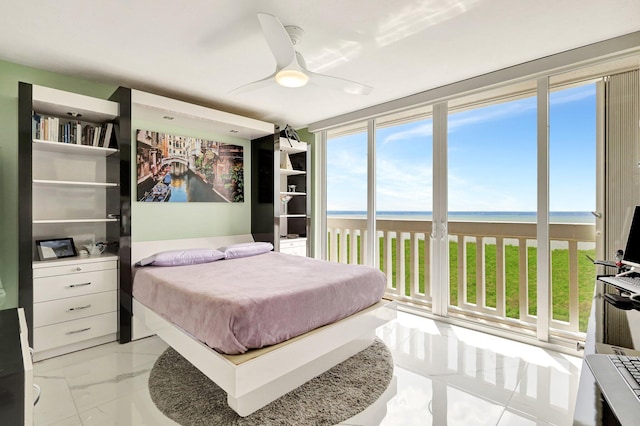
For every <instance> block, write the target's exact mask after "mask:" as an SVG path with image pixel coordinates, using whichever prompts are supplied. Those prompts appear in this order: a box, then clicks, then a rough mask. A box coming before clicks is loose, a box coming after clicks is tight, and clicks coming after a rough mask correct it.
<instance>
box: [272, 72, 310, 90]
mask: <svg viewBox="0 0 640 426" xmlns="http://www.w3.org/2000/svg"><path fill="white" fill-rule="evenodd" d="M276 81H277V82H278V84H279V85H281V86H284V87H302V86H304V85H305V84H307V82H308V81H309V76H308V75H306V74H305V73H304V72H302V71H300V70H297V69H290V68H289V69H287V68H285V69H283V70H280V72H278V73H277V74H276Z"/></svg>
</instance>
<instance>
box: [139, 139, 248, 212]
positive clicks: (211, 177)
mask: <svg viewBox="0 0 640 426" xmlns="http://www.w3.org/2000/svg"><path fill="white" fill-rule="evenodd" d="M136 143H137V145H136V148H137V149H136V151H137V155H136V164H137V191H138V192H137V199H138V201H143V202H172V203H175V202H182V203H183V202H226V203H241V202H244V164H243V159H244V158H243V147H242V146H239V145H231V144H226V143H221V142H214V141H210V140H206V139H199V138H193V137H188V136H177V135H171V134H167V133H159V132H152V131H150V130H137V131H136Z"/></svg>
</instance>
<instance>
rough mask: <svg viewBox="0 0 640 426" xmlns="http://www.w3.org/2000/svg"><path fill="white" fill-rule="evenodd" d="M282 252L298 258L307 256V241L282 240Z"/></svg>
mask: <svg viewBox="0 0 640 426" xmlns="http://www.w3.org/2000/svg"><path fill="white" fill-rule="evenodd" d="M280 252H281V253H286V254H293V255H296V256H306V255H307V240H306V238H300V239H295V240H280Z"/></svg>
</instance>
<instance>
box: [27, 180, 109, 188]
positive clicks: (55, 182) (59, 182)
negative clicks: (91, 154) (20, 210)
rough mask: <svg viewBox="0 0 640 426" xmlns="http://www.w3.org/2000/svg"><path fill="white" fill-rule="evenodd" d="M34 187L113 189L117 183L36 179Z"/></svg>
mask: <svg viewBox="0 0 640 426" xmlns="http://www.w3.org/2000/svg"><path fill="white" fill-rule="evenodd" d="M33 184H34V185H43V186H80V187H89V188H91V187H95V188H113V187H117V186H118V183H116V182H80V181H68V180H44V179H34V180H33Z"/></svg>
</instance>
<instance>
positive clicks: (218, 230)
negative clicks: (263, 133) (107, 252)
mask: <svg viewBox="0 0 640 426" xmlns="http://www.w3.org/2000/svg"><path fill="white" fill-rule="evenodd" d="M19 81H24V82H27V83H33V84H37V85H42V86H48V87H53V88H56V89H61V90H67V91H70V92H75V93H80V94H84V95H88V96H94V97H98V98H103V99H106V98H108V97H109V96H111V94H112V93H113V92H114V91H115V90H116V88H117V87H116V86H112V85H105V84H100V83H96V82H91V81H86V80H82V79H77V78H71V77H68V76H64V75H60V74H56V73H52V72H48V71H44V70H39V69H35V68H30V67H26V66H22V65H17V64H13V63H10V62H6V61H2V60H0V129H2V132H0V280H2V284H3V286H4V288H5V290H6V292H7V296H6V299H5V301H4V303H3V302H2V301H0V309H7V308H12V307H15V306H17V303H18V293H17V291H18V285H17V276H18V229H17V224H18V191H19V190H20V187H21V185H29V184H30V183H29V182H18V167H17V164H18V82H19ZM138 128H140V129H144V130H154V131H161V132H175V133H176V134H180V135H185V136H194V137H203V138H207V139H211V140H214V141H219V142H226V143H233V144H236V145H242V146H244V148H245V149H244V164H245V202H244V203H230V204H228V203H179V204H173V203H166V204H157V203H140V202H135V201H133V202H132V208H131V214H132V221H131V232H132V240H133V241H149V240H159V239H177V238H195V237H202V236H217V235H234V234H246V233H250V232H251V174H250V169H249V165H250V164H251V152H250V149H249V148H250V142H249V141H247V140H245V139H238V138H233V137H228V136H226V135H216V134H213V133H207V132H203V131H200V130H198V131H194V130H191V129H185V128H180V127H176V126H170V125H167V124H166V123H152V122H144V121H139V120H135V118H134V120H133V121H132V132H133V133H134V134H133V135H132V141H134V140H135V130H136V129H138ZM131 158H132V159H134V161H135V158H136V155H135V143H132V153H131ZM135 172H136V169H135V164H133V165H132V172H131V176H132V182H131V184H132V185H133V186H132V200H133V199H135V179H136V177H135Z"/></svg>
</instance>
